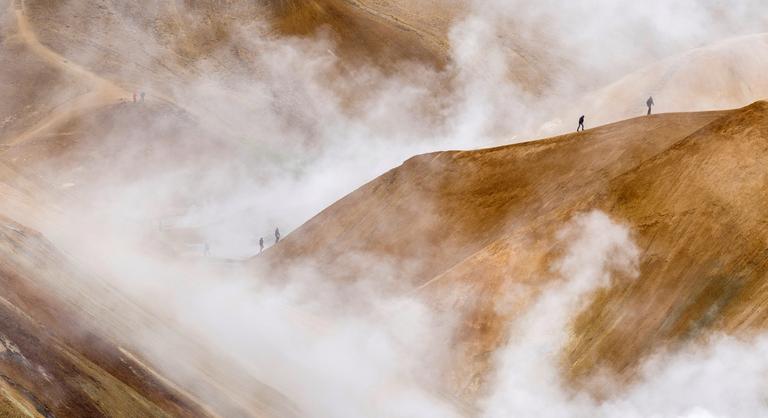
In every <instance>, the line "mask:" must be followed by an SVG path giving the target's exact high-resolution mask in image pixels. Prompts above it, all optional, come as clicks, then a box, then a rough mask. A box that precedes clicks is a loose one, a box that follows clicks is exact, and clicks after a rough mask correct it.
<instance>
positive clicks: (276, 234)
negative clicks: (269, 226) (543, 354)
mask: <svg viewBox="0 0 768 418" xmlns="http://www.w3.org/2000/svg"><path fill="white" fill-rule="evenodd" d="M278 242H280V228H275V244H277V243H278Z"/></svg>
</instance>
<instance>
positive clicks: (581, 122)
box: [576, 115, 584, 132]
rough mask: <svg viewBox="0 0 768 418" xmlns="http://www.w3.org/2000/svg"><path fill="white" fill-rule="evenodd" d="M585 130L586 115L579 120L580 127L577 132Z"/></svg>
mask: <svg viewBox="0 0 768 418" xmlns="http://www.w3.org/2000/svg"><path fill="white" fill-rule="evenodd" d="M583 130H584V115H581V117H580V118H579V127H578V128H576V132H579V131H583Z"/></svg>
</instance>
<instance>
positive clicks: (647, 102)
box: [645, 96, 656, 115]
mask: <svg viewBox="0 0 768 418" xmlns="http://www.w3.org/2000/svg"><path fill="white" fill-rule="evenodd" d="M645 104H646V105H648V114H649V115H650V114H651V107H652V106H653V105H655V104H656V103H654V102H653V96H651V97H649V98H648V101H646V102H645Z"/></svg>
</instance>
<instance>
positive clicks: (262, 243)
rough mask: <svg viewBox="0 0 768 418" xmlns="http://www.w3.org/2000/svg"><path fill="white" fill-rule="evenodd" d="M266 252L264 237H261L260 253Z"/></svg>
mask: <svg viewBox="0 0 768 418" xmlns="http://www.w3.org/2000/svg"><path fill="white" fill-rule="evenodd" d="M263 252H264V237H261V238H259V254H261V253H263Z"/></svg>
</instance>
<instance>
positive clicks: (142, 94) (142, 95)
mask: <svg viewBox="0 0 768 418" xmlns="http://www.w3.org/2000/svg"><path fill="white" fill-rule="evenodd" d="M146 95H147V93H144V92H143V91H142V92H141V102H142V103H144V96H146Z"/></svg>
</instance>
